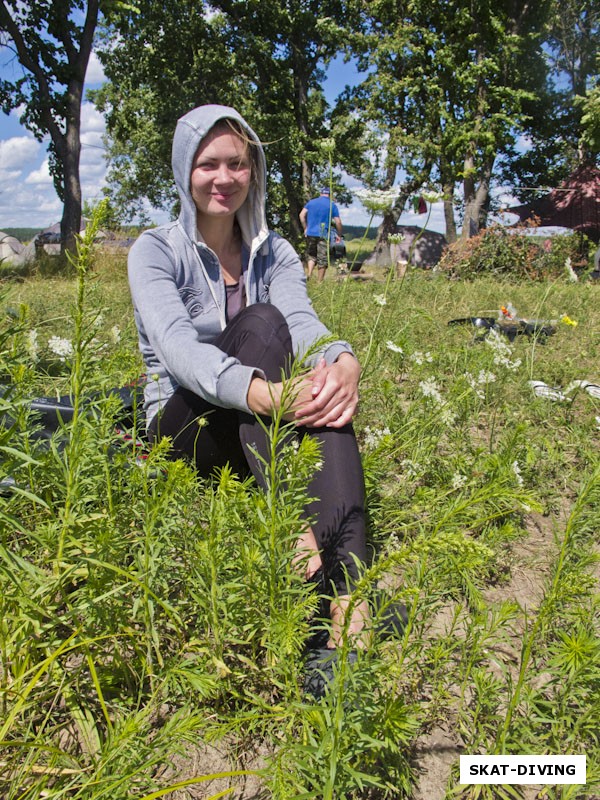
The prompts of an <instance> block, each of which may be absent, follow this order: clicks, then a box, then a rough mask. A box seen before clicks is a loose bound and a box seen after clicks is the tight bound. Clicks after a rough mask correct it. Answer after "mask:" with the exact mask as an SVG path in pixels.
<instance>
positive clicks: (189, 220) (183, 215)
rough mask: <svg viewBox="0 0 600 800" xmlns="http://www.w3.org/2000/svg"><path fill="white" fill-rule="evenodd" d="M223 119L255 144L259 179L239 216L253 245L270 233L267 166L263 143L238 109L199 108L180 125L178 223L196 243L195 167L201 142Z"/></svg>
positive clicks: (175, 153)
mask: <svg viewBox="0 0 600 800" xmlns="http://www.w3.org/2000/svg"><path fill="white" fill-rule="evenodd" d="M223 119H231V120H235V121H237V122H238V123H239V124H240V125H241V126H242V128H243V129H244V131H245V132H246V134H247V135H248V139H249V140H250V141H252V142H255V143H256V144H253V145H251V148H252V155H253V159H252V161H253V170H254V171H255V172H256V175H253V179H252V182H251V184H250V191H249V192H248V197H247V198H246V201H245V203H244V205H243V206H242V207H241V208H240V210H239V211H238V212H237V214H236V219H237V221H238V224H239V226H240V230H241V232H242V237H243V239H244V241H245V242H246V244H248V245H251V244H252V243H253V241H254V240H255V239H256V238H257V237H258V236H261V238H263V237H264V236H266V235H267V233H268V229H267V220H266V214H265V194H266V174H267V166H266V161H265V154H264V152H263V149H262V145H261V144H260V139H259V138H258V136H257V135H256V134H255V133H254V131H253V130H252V128H251V127H250V126H249V125H248V123H247V122H246V121H245V120H244V118H243V117H242V116H241V115H240V114H238V112H237V111H236V110H235V109H233V108H229V107H228V106H219V105H206V106H198V108H194V109H192V111H189V112H188V113H187V114H185V115H184V116H183V117H181V118H180V119H179V120H178V121H177V127H176V128H175V135H174V136H173V150H172V165H173V175H174V176H175V185H176V186H177V191H178V192H179V197H180V200H181V211H180V213H179V223H180V225H181V226H182V227H183V229H184V231H185V232H186V234H187V235H188V236H189V237H190V239H191V240H192V241H193V242H195V241H196V240H197V238H198V234H197V231H196V206H195V205H194V200H193V198H192V193H191V190H190V175H191V172H192V163H193V160H194V156H195V155H196V151H197V150H198V147H199V146H200V142H201V141H202V140H203V139H204V138H205V136H206V135H207V134H208V132H209V131H210V130H211V128H212V127H213V126H214V125H215V124H216V123H217V122H219V121H220V120H223Z"/></svg>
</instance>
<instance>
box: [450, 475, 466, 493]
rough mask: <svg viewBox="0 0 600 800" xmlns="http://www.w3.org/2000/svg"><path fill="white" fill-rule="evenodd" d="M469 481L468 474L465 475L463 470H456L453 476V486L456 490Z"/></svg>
mask: <svg viewBox="0 0 600 800" xmlns="http://www.w3.org/2000/svg"><path fill="white" fill-rule="evenodd" d="M466 483H467V477H466V475H463V474H462V472H455V473H454V475H453V476H452V488H453V489H455V490H458V489H462V488H463V486H465V484H466Z"/></svg>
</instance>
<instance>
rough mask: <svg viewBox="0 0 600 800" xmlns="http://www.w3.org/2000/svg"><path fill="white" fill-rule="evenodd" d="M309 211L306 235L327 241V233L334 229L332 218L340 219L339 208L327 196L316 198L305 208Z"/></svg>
mask: <svg viewBox="0 0 600 800" xmlns="http://www.w3.org/2000/svg"><path fill="white" fill-rule="evenodd" d="M304 208H305V209H306V211H307V217H306V235H307V236H320V237H321V238H322V239H327V233H328V231H329V230H330V228H332V227H334V225H333V223H332V221H331V220H332V218H334V217H339V215H340V212H339V211H338V207H337V206H336V204H335V203H334V202H332V200H331V198H329V197H327V195H321V196H320V197H315V199H314V200H309V201H308V203H307V204H306V205H305V206H304Z"/></svg>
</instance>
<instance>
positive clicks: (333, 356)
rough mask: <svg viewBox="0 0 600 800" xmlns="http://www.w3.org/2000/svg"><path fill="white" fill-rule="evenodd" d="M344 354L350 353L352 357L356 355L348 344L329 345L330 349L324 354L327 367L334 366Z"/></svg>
mask: <svg viewBox="0 0 600 800" xmlns="http://www.w3.org/2000/svg"><path fill="white" fill-rule="evenodd" d="M342 353H350V355H351V356H353V355H354V351H353V350H352V348H351V347H350V345H349V344H348V342H333V343H332V344H330V345H329V347H326V348H325V350H324V352H323V358H324V359H325V363H326V364H327V366H329V365H330V364H333V363H334V361H337V359H338V358H339V357H340V356H341V355H342Z"/></svg>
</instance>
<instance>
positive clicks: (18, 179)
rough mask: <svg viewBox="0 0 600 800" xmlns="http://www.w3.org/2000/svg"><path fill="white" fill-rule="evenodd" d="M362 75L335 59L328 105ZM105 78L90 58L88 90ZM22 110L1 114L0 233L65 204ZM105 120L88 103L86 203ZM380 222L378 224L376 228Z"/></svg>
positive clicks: (360, 213) (357, 216) (344, 212)
mask: <svg viewBox="0 0 600 800" xmlns="http://www.w3.org/2000/svg"><path fill="white" fill-rule="evenodd" d="M0 69H1V70H2V71H3V73H4V74H5V75H7V77H8V75H9V74H11V72H12V70H13V69H15V70H18V69H19V67H18V64H17V65H15V64H14V62H11V61H10V59H9V53H8V51H7V49H6V48H0ZM359 77H360V76H359V75H358V73H357V71H356V67H355V65H354V64H353V63H352V62H350V63H344V61H343V59H342V58H338V59H336V60H334V61H333V63H332V64H331V67H330V69H329V71H328V77H327V79H326V81H325V85H324V89H325V94H326V97H327V99H328V100H329V101H330V102H333V100H334V99H335V98H336V97H337V95H339V93H340V92H341V91H343V89H344V88H345V87H346V85H347V84H348V83H350V84H352V83H356V82H357V81H358V80H359ZM103 79H104V75H103V73H102V67H101V64H100V63H99V61H98V59H97V58H96V57H95V55H94V54H92V58H91V60H90V65H89V69H88V74H87V83H86V88H95V87H96V86H98V85H99V83H101V82H102V80H103ZM18 117H19V114H18V112H13V113H12V114H10V115H8V116H7V115H5V114H2V113H1V112H0V181H1V185H2V191H0V230H3V229H4V228H7V227H33V228H40V229H43V228H45V227H47V226H49V225H51V224H53V223H54V222H57V221H58V220H59V219H60V217H61V215H62V205H61V203H60V201H59V199H58V197H57V196H56V193H55V191H54V186H53V184H52V179H51V177H50V173H49V171H48V157H47V152H46V148H47V142H37V141H36V140H35V138H34V137H33V136H32V134H31V133H29V131H27V130H26V129H25V128H24V127H23V126H21V125H20V124H19V121H18ZM103 133H104V120H103V117H102V115H101V114H99V113H98V112H97V111H96V110H95V108H94V106H93V105H92V104H91V103H88V102H85V103H84V106H83V109H82V131H81V140H82V155H81V180H82V191H83V197H84V200H87V201H92V202H93V201H95V200H97V199H100V197H101V196H102V195H101V192H102V187H103V186H104V176H105V173H106V163H105V160H104V146H103V142H102V136H103ZM347 184H348V186H349V188H359V186H360V183H359V182H358V181H357V180H355V179H352V178H348V179H347ZM340 214H341V216H342V220H343V221H344V222H345V223H346V224H347V225H365V224H366V223H367V222H368V220H369V215H368V213H367V212H366V211H365V210H364V208H363V206H362V205H361V203H360V201H359V200H358V199H355V200H354V202H353V203H352V204H351V205H350V206H340ZM151 216H152V218H153V219H154V221H155V222H163V221H165V220H166V219H167V217H166V215H165V214H162V213H161V212H159V211H157V212H152V213H151ZM378 221H379V220H378V218H377V217H376V218H375V220H374V224H377V222H378ZM425 221H426V215H424V214H421V215H417V214H413V213H412V212H411V211H405V212H404V213H403V215H402V217H401V218H400V223H401V224H404V225H418V226H419V227H421V226H423V225H424V224H425ZM428 227H429V228H430V229H432V230H437V231H440V232H442V233H443V232H444V220H443V210H442V204H441V203H436V204H435V205H434V207H433V209H432V213H431V216H430V218H429V222H428Z"/></svg>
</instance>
